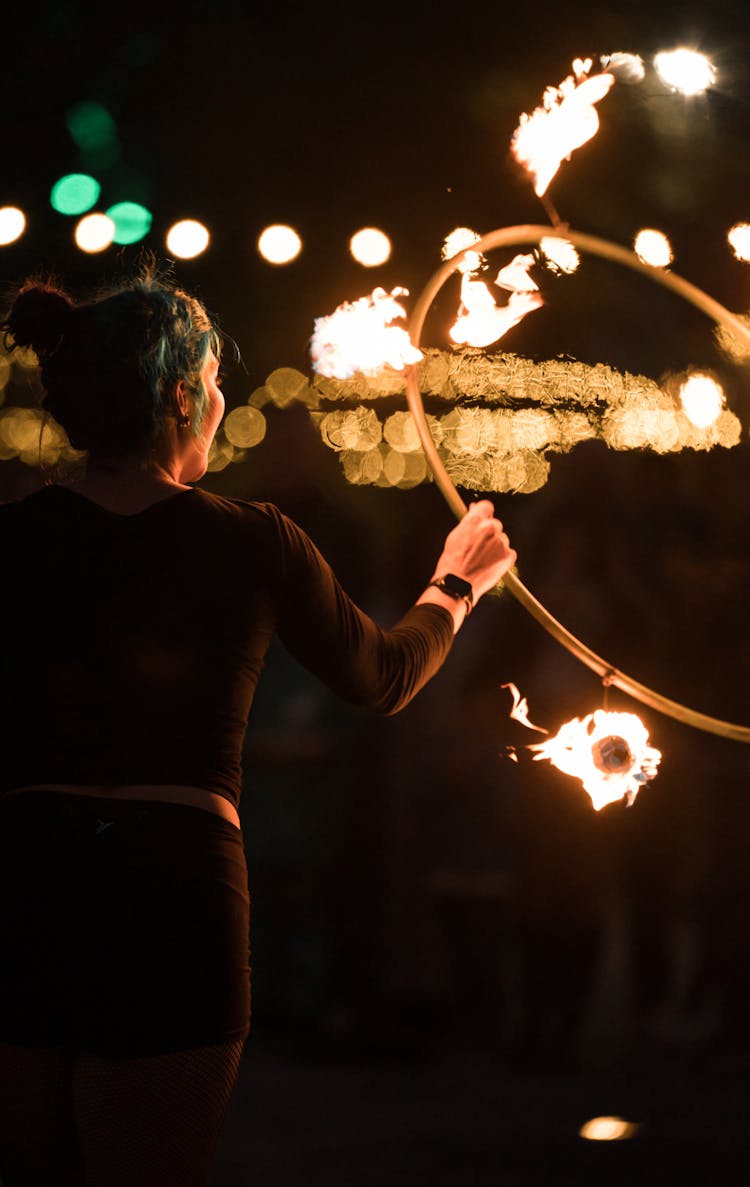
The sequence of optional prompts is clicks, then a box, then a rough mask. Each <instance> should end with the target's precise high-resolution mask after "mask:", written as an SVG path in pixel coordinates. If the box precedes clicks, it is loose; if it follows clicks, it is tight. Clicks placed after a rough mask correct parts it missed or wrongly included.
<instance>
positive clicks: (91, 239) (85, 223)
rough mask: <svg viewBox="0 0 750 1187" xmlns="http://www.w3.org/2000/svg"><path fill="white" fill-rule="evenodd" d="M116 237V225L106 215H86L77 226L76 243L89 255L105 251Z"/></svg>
mask: <svg viewBox="0 0 750 1187" xmlns="http://www.w3.org/2000/svg"><path fill="white" fill-rule="evenodd" d="M114 237H115V224H114V223H113V222H112V219H111V218H109V217H108V215H106V214H86V215H84V217H83V218H82V219H81V221H80V222H79V223H77V225H76V229H75V241H76V243H77V245H78V246H79V247H80V249H81V251H85V252H87V253H88V254H89V255H91V254H93V253H95V252H99V251H105V250H106V249H107V248H108V247H109V246H110V244H111V243H112V241H113V240H114Z"/></svg>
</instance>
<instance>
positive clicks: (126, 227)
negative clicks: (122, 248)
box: [107, 202, 152, 245]
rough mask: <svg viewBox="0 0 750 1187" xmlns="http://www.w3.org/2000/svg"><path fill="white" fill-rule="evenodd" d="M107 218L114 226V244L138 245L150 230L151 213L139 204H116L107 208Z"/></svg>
mask: <svg viewBox="0 0 750 1187" xmlns="http://www.w3.org/2000/svg"><path fill="white" fill-rule="evenodd" d="M107 217H108V218H111V219H112V222H113V223H114V224H115V234H114V241H115V243H120V244H122V245H124V244H127V243H138V242H139V241H140V240H141V239H143V238H144V236H146V235H148V233H149V231H150V230H151V221H152V215H151V211H150V210H146V207H145V206H141V205H140V203H139V202H117V203H116V204H115V205H114V206H110V207H109V209H108V210H107Z"/></svg>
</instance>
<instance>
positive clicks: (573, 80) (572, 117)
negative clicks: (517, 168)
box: [511, 58, 615, 198]
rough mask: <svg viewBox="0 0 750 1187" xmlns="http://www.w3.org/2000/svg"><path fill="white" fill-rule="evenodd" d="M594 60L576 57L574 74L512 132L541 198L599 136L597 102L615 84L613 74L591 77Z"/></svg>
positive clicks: (514, 150)
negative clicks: (571, 158)
mask: <svg viewBox="0 0 750 1187" xmlns="http://www.w3.org/2000/svg"><path fill="white" fill-rule="evenodd" d="M591 64H592V63H591V58H587V59H586V60H585V61H583V60H582V59H581V58H576V60H575V61H574V63H573V74H569V75H568V77H567V78H565V79H563V81H562V82H561V83H560V85H559V87H547V89H546V90H545V92H544V95H543V96H542V106H541V107H537V108H536V109H535V110H534V111H532V113H531V115H527V114H526V113H524V114H523V115H522V116H521V119H520V122H519V124H518V127H517V128H516V130H515V132H514V133H513V139H512V141H511V151H512V153H513V155H514V157H515V158H516V160H517V161H518V163H519V165H522V166H523V167H524V169H526V170H527V171H528V172H529V173H530V174H531V176H532V178H533V180H534V191H535V193H536V194H537V195H538V196H539V197H540V198H541V196H542V194H544V193H546V191H547V187H548V186H549V184H550V182H551V181H552V178H553V177H554V176H555V174H556V173H557V170H558V169H559V168H560V165H561V164H562V162H563V161H564V160H565V159H566V157H569V156H570V154H571V153H572V152H573V150H574V149H576V148H580V147H581V145H582V144H586V142H587V141H588V140H591V138H592V136H595V135H596V132H597V131H598V128H599V116H598V115H597V112H596V108H595V107H594V104H595V103H598V102H599V101H600V100H601V99H603V98H604V96H605V95H606V94H607V92H608V91H609V89H610V87H611V86H612V84H613V83H614V81H615V79H614V75H613V74H608V73H604V74H595V75H593V76H592V77H591V78H589V77H588V73H589V70H590V69H591Z"/></svg>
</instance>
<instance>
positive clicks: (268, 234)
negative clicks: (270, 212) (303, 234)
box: [258, 223, 302, 264]
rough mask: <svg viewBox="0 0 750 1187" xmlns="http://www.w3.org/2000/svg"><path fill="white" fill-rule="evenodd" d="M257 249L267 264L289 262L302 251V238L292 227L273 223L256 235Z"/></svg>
mask: <svg viewBox="0 0 750 1187" xmlns="http://www.w3.org/2000/svg"><path fill="white" fill-rule="evenodd" d="M258 251H259V252H260V254H261V255H262V257H263V259H264V260H266V261H267V262H268V263H269V264H291V262H292V260H296V259H297V256H298V255H299V253H300V252H301V251H302V240H301V239H300V237H299V235H298V234H297V232H296V231H295V229H294V227H287V226H286V225H285V224H284V223H274V225H273V226H271V227H266V229H265V230H264V231H261V233H260V235H259V236H258Z"/></svg>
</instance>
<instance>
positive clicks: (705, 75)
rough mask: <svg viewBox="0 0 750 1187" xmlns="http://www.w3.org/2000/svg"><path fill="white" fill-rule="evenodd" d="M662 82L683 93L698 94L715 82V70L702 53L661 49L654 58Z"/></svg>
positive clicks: (690, 50)
mask: <svg viewBox="0 0 750 1187" xmlns="http://www.w3.org/2000/svg"><path fill="white" fill-rule="evenodd" d="M654 67H655V69H656V73H657V74H658V75H659V78H660V79H661V80H662V82H665V83H666V84H667V86H668V87H672V89H673V90H675V91H680V92H681V93H682V94H683V95H700V94H702V93H703V92H704V91H707V90H708V88H709V87H710V86H713V84H714V83H715V82H716V70H715V69H714V67H713V66H712V65H711V63H710V62H709V60H708V58H707V57H706V56H705V55H704V54H699V53H697V51H696V50H693V49H684V48H683V49H672V50H663V51H662V52H661V53H659V54H657V55H656V57H655V58H654Z"/></svg>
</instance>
